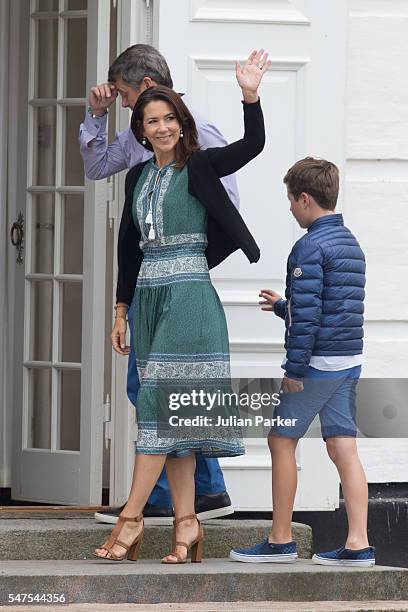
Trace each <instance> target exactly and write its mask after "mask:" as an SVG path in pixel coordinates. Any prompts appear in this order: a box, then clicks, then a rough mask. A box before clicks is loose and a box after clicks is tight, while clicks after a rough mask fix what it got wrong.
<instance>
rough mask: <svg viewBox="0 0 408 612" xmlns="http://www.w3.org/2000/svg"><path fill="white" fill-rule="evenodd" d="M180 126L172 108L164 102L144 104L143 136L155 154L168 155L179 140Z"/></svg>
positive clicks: (153, 101)
mask: <svg viewBox="0 0 408 612" xmlns="http://www.w3.org/2000/svg"><path fill="white" fill-rule="evenodd" d="M180 127H181V126H180V124H179V122H178V121H177V118H176V114H175V112H174V110H173V108H172V107H171V106H170V104H168V103H167V102H165V101H164V100H152V102H149V103H148V104H146V106H145V108H144V115H143V136H144V137H145V138H147V140H148V141H149V142H150V143H151V145H152V147H153V149H154V152H155V153H159V154H160V153H161V154H165V153H170V151H172V150H173V149H174V148H175V146H176V144H177V142H178V140H179V138H180Z"/></svg>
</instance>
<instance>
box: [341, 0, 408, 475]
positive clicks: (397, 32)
mask: <svg viewBox="0 0 408 612" xmlns="http://www.w3.org/2000/svg"><path fill="white" fill-rule="evenodd" d="M349 11H350V13H349V41H348V65H347V89H346V126H347V134H346V174H345V193H344V202H343V206H342V209H343V212H344V214H345V221H346V224H347V225H349V226H350V227H351V229H352V230H353V231H354V232H355V233H356V235H357V236H358V238H359V240H360V243H361V245H362V247H363V249H364V250H365V252H366V256H367V266H368V267H367V299H366V343H365V354H366V361H365V368H364V375H365V376H367V377H406V376H407V365H408V283H407V278H408V248H407V245H408V229H407V228H408V192H407V182H408V80H407V78H406V69H407V65H408V38H407V35H406V34H407V28H408V2H406V1H405V0H350V2H349ZM360 449H361V456H362V459H363V462H364V464H365V466H366V469H367V475H368V479H369V481H370V482H387V481H389V482H393V481H394V482H398V481H404V482H406V481H407V480H408V439H402V438H401V439H398V440H392V439H388V440H374V439H371V440H364V441H361V443H360Z"/></svg>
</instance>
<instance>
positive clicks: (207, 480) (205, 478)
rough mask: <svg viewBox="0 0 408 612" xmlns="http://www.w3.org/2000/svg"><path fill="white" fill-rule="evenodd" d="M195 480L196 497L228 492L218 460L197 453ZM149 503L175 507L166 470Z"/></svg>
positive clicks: (133, 393) (132, 366)
mask: <svg viewBox="0 0 408 612" xmlns="http://www.w3.org/2000/svg"><path fill="white" fill-rule="evenodd" d="M128 318H129V328H130V354H129V361H128V374H127V395H128V398H129V400H130V401H131V402H132V404H133V405H134V406H136V399H137V394H138V391H139V387H140V383H139V377H138V374H137V368H136V357H135V353H134V350H133V313H132V309H131V308H130V309H129V312H128ZM194 478H195V494H196V496H198V495H207V494H209V493H224V492H225V490H226V487H225V482H224V477H223V475H222V472H221V468H220V465H219V463H218V459H213V458H206V457H203V456H202V455H200V454H199V453H197V454H196V470H195V474H194ZM148 503H149V504H152V506H162V507H165V508H171V507H172V505H173V504H172V501H171V495H170V489H169V484H168V482H167V476H166V470H165V468H164V469H163V471H162V473H161V474H160V477H159V479H158V481H157V483H156V485H155V487H154V489H153V491H152V492H151V494H150V497H149V499H148Z"/></svg>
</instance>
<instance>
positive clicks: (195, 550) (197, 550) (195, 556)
mask: <svg viewBox="0 0 408 612" xmlns="http://www.w3.org/2000/svg"><path fill="white" fill-rule="evenodd" d="M190 519H196V521H197V523H198V527H199V530H198V537H197V538H196V539H195V540H194V541H193V542H191V543H190V544H187V543H186V542H179V541H178V540H177V539H176V527H177V525H178V524H179V523H182V522H183V521H188V520H190ZM203 540H204V530H203V528H202V525H201V523H200V521H199V520H198V518H197V515H196V514H189V515H188V516H183V517H181V518H178V519H174V521H173V550H172V552H171V553H169V554H168V555H167V557H169V556H170V555H171V556H172V557H176V559H177V561H166V560H165V559H162V563H169V564H172V563H174V564H175V563H186V561H187V557H188V551H189V550H190V549H191V563H201V559H202V555H203ZM177 546H184V547H185V548H186V549H187V556H186V558H185V559H183V558H182V556H181V555H180V553H178V552H176V547H177Z"/></svg>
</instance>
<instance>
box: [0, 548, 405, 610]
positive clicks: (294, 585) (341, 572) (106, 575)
mask: <svg viewBox="0 0 408 612" xmlns="http://www.w3.org/2000/svg"><path fill="white" fill-rule="evenodd" d="M10 593H12V594H15V593H32V594H35V593H39V594H41V593H52V594H56V595H60V596H64V599H65V602H66V603H68V604H74V603H77V604H81V603H88V604H91V603H104V604H109V603H112V604H114V603H139V604H152V603H154V604H161V603H172V602H174V603H189V604H190V606H191V608H190V609H191V610H194V607H193V606H192V605H191V604H192V603H194V602H223V601H225V602H234V601H237V602H245V601H249V602H257V601H259V602H267V601H271V602H276V601H279V602H285V601H291V602H293V601H303V602H305V601H310V602H312V601H327V599H330V600H331V601H370V600H371V601H372V600H377V601H378V600H381V601H384V602H387V604H389V603H390V602H391V601H395V602H398V601H401V600H405V601H406V600H407V599H408V569H402V568H394V567H380V566H376V567H374V568H350V567H342V568H338V567H326V566H318V565H314V564H313V563H312V562H311V561H310V560H307V559H302V560H299V561H297V562H296V563H294V564H286V565H285V564H273V563H259V564H248V563H234V562H232V561H227V560H224V559H205V560H204V561H203V563H201V564H199V563H186V564H184V565H163V564H161V563H160V562H159V561H143V560H142V561H138V562H136V563H133V562H130V561H125V562H122V563H117V562H116V563H115V562H112V561H109V562H107V561H100V560H97V559H95V560H85V561H37V562H36V563H32V562H30V561H9V562H8V563H2V564H1V566H0V605H2V604H5V603H7V601H8V598H9V594H10ZM343 609H344V610H346V609H347V608H345V607H344V608H343ZM282 610H285V608H284V607H283V608H282Z"/></svg>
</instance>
